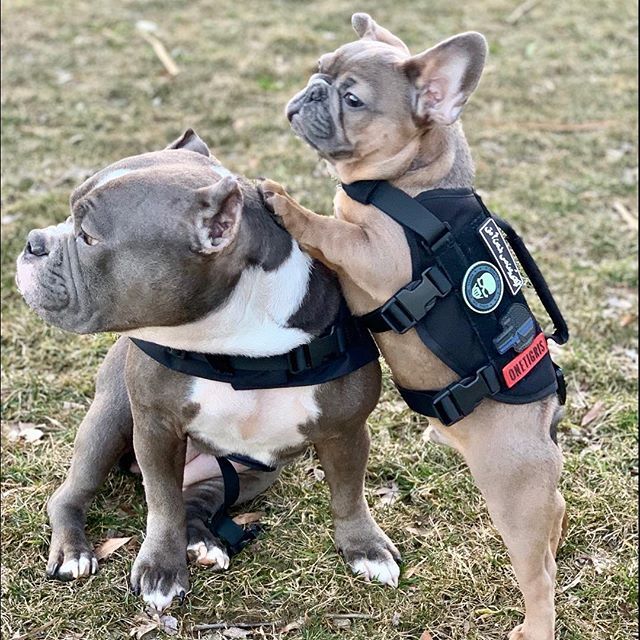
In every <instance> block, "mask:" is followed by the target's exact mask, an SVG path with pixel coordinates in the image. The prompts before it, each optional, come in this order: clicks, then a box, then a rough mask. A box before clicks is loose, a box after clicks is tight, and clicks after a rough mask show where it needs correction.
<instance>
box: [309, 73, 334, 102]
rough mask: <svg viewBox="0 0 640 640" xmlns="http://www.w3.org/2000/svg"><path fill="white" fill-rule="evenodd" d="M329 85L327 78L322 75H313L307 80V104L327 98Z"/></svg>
mask: <svg viewBox="0 0 640 640" xmlns="http://www.w3.org/2000/svg"><path fill="white" fill-rule="evenodd" d="M330 86H331V83H330V82H329V79H328V77H327V76H325V75H324V74H322V73H314V74H313V75H312V76H311V78H310V79H309V84H308V86H307V94H306V98H307V102H315V101H320V100H324V99H325V98H326V97H327V92H328V89H329V87H330Z"/></svg>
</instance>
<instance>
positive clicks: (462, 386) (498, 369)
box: [342, 180, 569, 425]
mask: <svg viewBox="0 0 640 640" xmlns="http://www.w3.org/2000/svg"><path fill="white" fill-rule="evenodd" d="M342 187H343V189H344V190H345V192H346V193H347V195H348V196H349V197H350V198H352V199H353V200H356V201H358V202H360V203H362V204H371V205H374V206H376V207H377V208H378V209H380V210H381V211H383V212H384V213H386V214H387V215H388V216H390V217H391V218H393V219H394V220H395V221H396V222H398V223H399V224H400V225H402V227H403V229H404V232H405V236H406V239H407V242H408V244H409V248H410V250H411V263H412V271H413V273H412V281H411V282H410V283H409V284H407V285H406V286H404V287H402V289H400V290H399V291H397V292H396V293H395V294H394V295H393V296H392V297H391V298H390V299H389V300H387V302H386V303H385V304H383V305H382V306H381V307H379V308H378V309H375V310H374V311H372V312H370V313H368V314H366V315H364V316H362V317H361V318H360V320H361V321H362V322H363V324H365V325H366V326H367V327H369V328H370V329H371V330H372V331H374V332H377V333H379V332H383V331H394V332H396V333H405V332H406V331H408V330H409V329H411V328H415V329H416V331H417V332H418V335H419V336H420V338H421V340H422V341H423V343H424V344H425V345H426V346H427V347H428V348H429V349H430V350H431V351H432V352H433V353H434V354H435V355H436V356H438V358H440V359H441V360H442V361H443V362H444V363H445V364H447V365H448V366H449V367H450V368H451V369H453V370H454V371H455V372H456V373H457V374H458V375H459V376H460V380H458V381H457V382H454V383H453V384H450V385H448V386H447V387H445V388H444V389H438V390H424V391H422V390H413V389H405V388H402V387H398V389H399V391H400V394H401V395H402V397H403V398H404V400H405V402H406V403H407V404H408V405H409V407H411V408H412V409H413V410H414V411H417V412H418V413H421V414H424V415H426V416H431V417H434V418H437V419H438V420H440V421H441V422H442V423H443V424H445V425H452V424H454V423H455V422H457V421H458V420H461V419H462V418H464V417H465V416H468V415H469V414H471V413H472V412H473V410H474V409H475V408H476V407H477V406H478V404H479V403H480V402H481V401H482V400H483V399H484V398H487V397H491V398H493V399H494V400H498V401H500V402H506V403H510V404H522V403H527V402H532V401H534V400H538V399H540V398H544V397H546V396H548V395H551V394H552V393H555V392H557V393H558V396H559V398H560V401H561V402H564V399H565V385H564V378H563V376H562V370H561V369H560V368H559V367H558V366H556V365H555V364H554V363H553V362H552V360H551V358H550V356H549V350H548V346H547V338H551V339H552V340H554V341H555V342H556V343H558V344H564V343H565V342H566V341H567V340H568V337H569V332H568V329H567V325H566V323H565V321H564V318H563V317H562V313H561V312H560V309H559V308H558V305H557V304H556V302H555V300H554V299H553V296H552V295H551V292H550V291H549V287H548V286H547V284H546V282H545V280H544V278H543V276H542V274H541V273H540V270H539V269H538V267H537V265H536V263H535V261H534V259H533V258H532V256H531V254H530V253H529V251H528V250H527V248H526V246H525V244H524V242H523V241H522V239H521V238H520V237H519V236H518V235H517V234H516V232H515V231H514V230H513V228H512V227H511V226H510V225H509V224H508V223H507V222H505V221H504V220H501V219H500V218H498V217H497V216H492V214H491V213H490V212H489V211H488V209H487V208H486V207H485V205H484V203H483V202H482V200H481V199H480V196H478V194H476V193H475V192H474V191H472V190H471V189H434V190H432V191H425V192H423V193H421V194H419V195H418V196H416V197H415V198H412V197H411V196H409V195H408V194H406V193H405V192H404V191H401V190H400V189H398V188H396V187H394V186H392V185H391V184H389V183H388V182H385V181H378V180H365V181H360V182H354V183H352V184H343V185H342ZM505 236H506V240H505ZM507 240H508V242H507ZM511 249H513V251H514V252H515V254H516V256H517V258H518V261H519V262H520V265H521V266H522V268H523V269H524V271H525V272H526V274H527V276H528V277H529V279H530V281H531V283H532V285H533V287H534V289H535V291H536V293H537V295H538V297H539V298H540V300H541V302H542V304H543V306H544V308H545V310H546V311H547V313H548V315H549V317H550V318H551V320H552V322H553V325H554V332H553V333H552V334H551V335H549V336H545V335H544V333H542V331H541V329H540V326H539V324H538V322H537V321H536V319H535V317H534V316H533V314H532V313H531V310H530V309H529V306H528V305H527V302H526V300H525V297H524V295H523V294H522V291H521V289H522V287H523V286H524V279H523V278H522V276H521V274H520V271H519V267H518V263H517V262H516V259H515V257H514V255H513V253H512V251H511Z"/></svg>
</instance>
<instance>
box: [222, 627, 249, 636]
mask: <svg viewBox="0 0 640 640" xmlns="http://www.w3.org/2000/svg"><path fill="white" fill-rule="evenodd" d="M222 635H223V636H224V637H225V638H246V637H247V636H250V635H251V631H247V630H246V629H240V627H229V628H228V629H225V630H224V631H223V632H222Z"/></svg>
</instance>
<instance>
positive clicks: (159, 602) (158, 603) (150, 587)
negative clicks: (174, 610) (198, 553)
mask: <svg viewBox="0 0 640 640" xmlns="http://www.w3.org/2000/svg"><path fill="white" fill-rule="evenodd" d="M183 553H184V551H183ZM131 589H132V590H133V592H134V593H135V594H136V595H140V596H142V599H143V600H144V602H145V603H146V604H147V605H149V606H150V607H151V608H153V609H155V610H156V611H159V612H161V611H164V609H166V608H167V607H168V606H169V605H170V604H171V601H172V600H173V599H174V598H175V597H178V598H180V600H181V601H182V600H184V597H185V595H186V594H187V591H189V577H188V572H187V564H186V561H185V560H183V559H182V557H180V558H178V557H175V558H172V557H171V555H170V554H165V553H162V552H160V553H145V550H144V544H143V546H142V548H141V549H140V553H139V554H138V557H137V558H136V560H135V562H134V563H133V568H132V569H131Z"/></svg>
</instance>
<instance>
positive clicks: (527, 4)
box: [504, 0, 540, 24]
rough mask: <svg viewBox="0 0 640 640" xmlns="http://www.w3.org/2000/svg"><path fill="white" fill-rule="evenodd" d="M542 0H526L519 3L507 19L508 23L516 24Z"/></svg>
mask: <svg viewBox="0 0 640 640" xmlns="http://www.w3.org/2000/svg"><path fill="white" fill-rule="evenodd" d="M539 2H540V0H525V1H524V2H523V3H522V4H519V5H518V6H517V7H516V8H515V9H514V10H513V11H512V12H511V13H510V14H509V15H508V16H507V17H506V18H505V19H504V21H505V22H506V23H507V24H516V22H518V20H520V18H522V17H524V16H526V15H527V13H529V11H531V9H533V8H534V7H535V6H536V5H537V4H538V3H539Z"/></svg>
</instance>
